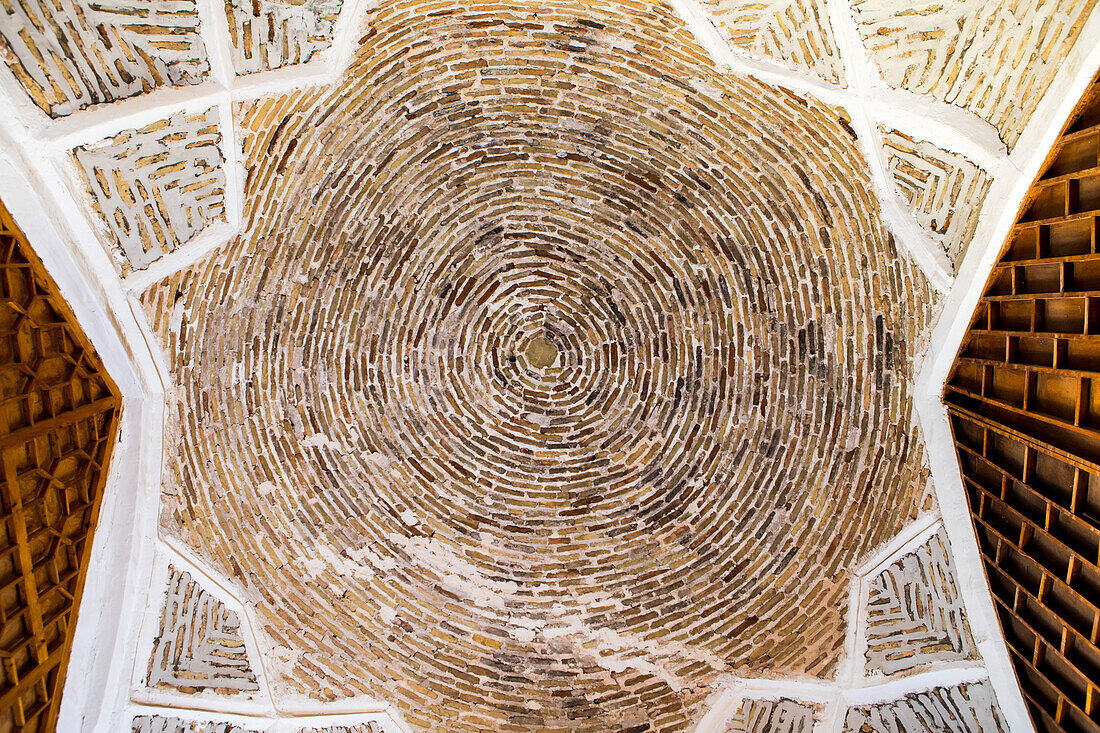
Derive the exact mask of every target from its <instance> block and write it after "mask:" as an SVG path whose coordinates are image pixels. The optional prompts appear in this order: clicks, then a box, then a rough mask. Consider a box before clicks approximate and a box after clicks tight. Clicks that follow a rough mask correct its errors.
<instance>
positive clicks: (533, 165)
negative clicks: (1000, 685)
mask: <svg viewBox="0 0 1100 733" xmlns="http://www.w3.org/2000/svg"><path fill="white" fill-rule="evenodd" d="M238 113H239V119H240V121H241V122H240V124H241V126H242V128H243V130H244V133H245V134H246V142H245V154H246V161H245V165H246V169H247V180H246V182H245V206H246V210H245V217H246V228H245V233H244V234H243V235H242V236H241V237H240V238H239V239H238V240H236V241H235V242H233V243H232V244H231V245H230V246H229V247H227V248H226V249H224V250H222V251H220V252H218V253H216V254H215V255H213V256H212V257H210V258H209V259H208V260H206V261H204V262H203V263H201V264H199V265H197V266H195V267H192V268H190V269H188V270H185V271H183V272H181V273H180V274H178V275H175V276H172V277H170V278H169V279H168V280H167V281H165V282H164V283H163V284H161V285H160V286H158V287H155V288H153V289H152V290H151V291H149V293H147V294H146V296H145V301H146V305H147V307H148V310H149V313H150V315H151V317H152V319H153V320H154V321H157V322H159V324H160V327H161V329H162V333H163V334H164V336H165V340H166V343H167V344H168V347H169V348H168V350H169V353H170V354H171V355H172V359H173V360H174V364H173V373H174V374H175V376H176V390H177V392H176V398H177V401H176V403H175V405H174V407H173V408H171V409H172V414H173V415H174V418H173V421H172V422H173V423H176V424H175V432H174V441H175V442H174V443H173V445H176V446H178V447H177V448H175V449H172V450H171V451H170V453H169V459H168V476H167V478H166V481H167V489H166V492H167V494H168V496H167V498H166V507H165V511H164V512H163V515H162V521H163V522H164V523H165V525H166V528H167V531H169V532H170V533H173V534H175V535H176V536H178V537H179V538H180V539H181V540H183V541H184V542H185V543H186V544H188V545H190V546H192V547H193V548H195V549H196V550H198V551H199V552H200V553H201V554H202V555H204V556H207V557H209V558H212V559H213V561H214V562H215V563H216V564H217V566H218V567H219V568H220V569H221V570H222V571H223V572H225V573H227V574H228V575H230V576H231V577H232V578H233V579H235V580H236V581H239V582H240V583H241V584H242V585H243V586H244V588H245V592H246V594H247V597H248V599H249V600H250V601H251V602H254V603H255V604H256V606H257V609H258V615H259V619H260V626H261V632H262V635H263V636H265V637H266V639H267V640H268V644H269V647H268V652H269V653H270V655H271V657H272V659H274V660H276V662H277V663H276V669H277V681H278V684H279V685H281V686H283V688H284V689H285V690H286V691H288V692H293V693H299V694H305V695H310V696H313V697H315V698H317V699H321V700H338V699H341V698H343V697H346V696H351V695H362V694H367V695H372V696H377V697H380V698H383V699H386V700H391V701H394V702H396V703H397V704H398V705H399V707H400V708H402V711H403V713H404V714H405V716H406V717H407V719H408V720H409V721H410V722H411V723H412V724H413V725H415V726H418V727H423V728H425V729H431V730H439V731H484V730H537V729H538V730H541V729H544V728H545V729H553V730H561V729H569V730H578V731H592V732H593V733H595V732H597V731H608V730H632V729H633V727H632V726H642V725H644V724H648V725H650V726H651V728H645V729H652V730H660V731H679V730H686V729H687V728H688V725H689V723H690V722H691V721H692V720H693V719H695V718H697V717H698V714H699V713H700V711H701V707H700V703H701V701H702V700H703V698H704V696H705V695H706V694H707V691H708V685H709V684H710V683H711V682H713V680H714V679H715V678H716V677H717V675H719V674H720V673H723V672H731V671H736V672H742V673H747V672H751V673H755V674H788V675H790V674H793V675H809V676H817V677H824V676H828V675H831V674H832V673H833V672H835V669H836V667H837V664H838V660H839V656H840V647H841V642H842V636H843V633H844V624H843V622H842V619H843V615H844V613H845V609H846V603H847V592H848V591H847V579H848V576H847V573H848V571H849V569H850V566H851V564H852V563H853V562H855V561H856V560H857V559H858V558H860V557H861V556H863V555H864V554H866V553H867V552H868V551H869V550H870V549H872V548H874V547H875V546H876V545H878V544H880V543H881V542H883V541H885V540H886V539H888V538H890V537H892V536H893V535H894V534H896V533H897V531H898V530H899V529H900V528H901V527H902V526H903V525H904V524H905V523H906V522H907V521H909V520H910V519H912V518H913V517H914V516H915V515H916V513H917V511H918V510H919V508H920V506H921V504H922V502H923V501H925V500H926V496H925V491H926V487H925V484H926V473H925V470H924V469H923V468H922V449H921V447H920V441H919V439H918V436H917V435H916V434H915V429H914V428H913V426H912V422H913V416H912V414H911V407H910V397H909V390H910V379H911V369H912V367H911V363H910V358H911V355H912V354H913V352H914V349H915V347H916V341H917V340H918V339H919V338H920V335H921V334H922V332H923V331H924V330H925V328H926V325H927V323H928V313H929V306H930V304H931V303H932V300H933V295H932V291H931V289H930V288H929V286H928V285H927V283H926V281H925V280H924V278H923V276H922V275H920V273H919V271H918V270H917V269H916V268H915V266H914V265H912V264H911V263H910V262H909V261H908V260H907V259H906V258H905V257H904V256H902V255H900V254H899V253H898V251H897V249H896V248H895V246H894V243H893V240H892V238H891V237H889V236H888V235H887V234H886V233H885V232H884V229H883V226H882V224H881V222H880V221H879V218H878V214H877V205H876V203H875V200H874V198H873V197H872V196H871V194H870V193H869V189H870V183H869V181H868V179H867V175H866V174H865V173H864V172H863V165H862V162H861V161H862V158H861V155H860V153H859V150H858V148H857V142H856V140H855V138H854V136H853V134H852V132H851V130H850V128H849V127H848V125H847V124H846V120H845V117H844V114H843V113H842V112H841V111H840V110H838V109H835V108H831V107H829V106H827V105H825V104H823V103H819V102H814V101H808V100H806V99H804V98H800V97H797V96H794V95H792V94H790V93H788V92H784V91H781V90H778V89H776V88H773V87H768V86H765V85H763V84H760V83H758V82H755V81H752V80H748V79H743V80H739V79H734V78H729V77H721V76H718V75H716V74H715V73H714V72H713V66H712V64H711V62H710V61H709V60H708V59H707V58H706V56H705V54H704V52H703V51H702V50H701V49H700V48H699V47H698V46H697V43H696V42H695V41H694V39H693V38H691V37H690V36H689V35H687V34H686V32H685V31H684V30H683V29H682V26H681V24H680V22H679V21H678V20H677V19H676V18H675V16H674V15H673V14H672V11H671V10H670V9H668V8H666V7H664V6H661V5H650V4H628V3H617V4H615V5H613V6H604V5H592V4H590V3H555V4H552V5H551V4H546V3H537V4H536V3H508V4H498V3H488V2H486V3H481V2H475V3H471V4H468V5H466V6H464V7H463V8H461V9H459V8H453V7H450V6H445V5H440V4H438V3H428V2H399V3H387V4H385V5H383V6H381V7H379V8H377V9H375V10H371V11H369V12H368V14H367V24H366V26H365V30H364V33H363V37H362V41H361V44H360V47H359V50H358V51H357V54H356V56H355V58H354V60H353V62H352V64H351V67H350V69H349V70H348V71H347V73H346V75H345V76H344V78H343V80H342V81H341V82H340V83H339V84H336V85H334V86H333V87H332V88H330V89H325V90H318V91H304V92H296V93H291V94H287V95H284V96H282V97H279V98H276V99H274V100H265V101H262V102H256V103H241V104H240V105H239V106H238ZM642 729H643V728H640V727H639V728H638V730H642Z"/></svg>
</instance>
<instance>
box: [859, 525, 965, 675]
mask: <svg viewBox="0 0 1100 733" xmlns="http://www.w3.org/2000/svg"><path fill="white" fill-rule="evenodd" d="M949 547H950V545H949V543H948V541H947V532H946V531H945V530H944V529H942V528H941V529H940V531H939V532H937V533H936V534H935V535H933V536H932V537H931V538H929V540H928V542H926V543H925V544H923V545H921V546H920V547H919V548H917V549H916V550H915V551H913V552H911V553H909V554H907V555H905V556H903V557H901V558H899V559H898V560H897V561H895V562H894V563H893V564H892V565H890V567H888V568H886V569H885V570H883V571H882V572H881V573H880V574H879V575H878V576H877V577H876V578H875V579H874V580H873V581H872V582H871V588H870V593H869V597H868V600H867V669H868V670H870V671H874V672H881V673H883V674H893V673H895V672H902V671H905V670H910V669H913V668H915V667H919V666H922V665H925V664H932V663H934V662H949V661H959V660H964V659H973V658H975V657H976V655H977V651H976V649H975V648H974V642H973V641H972V640H971V638H970V628H969V626H968V625H967V622H966V613H965V611H964V608H963V600H962V597H961V596H960V595H959V590H958V586H957V585H956V582H955V568H954V564H953V563H952V560H951V554H950V550H949Z"/></svg>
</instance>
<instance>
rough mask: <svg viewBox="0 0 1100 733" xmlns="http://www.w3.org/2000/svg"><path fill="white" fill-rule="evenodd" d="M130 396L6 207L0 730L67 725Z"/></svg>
mask: <svg viewBox="0 0 1100 733" xmlns="http://www.w3.org/2000/svg"><path fill="white" fill-rule="evenodd" d="M119 405H120V396H119V392H118V389H117V387H116V386H115V384H114V383H113V382H112V381H111V379H110V377H108V376H107V374H106V373H105V372H104V370H103V366H102V364H101V363H100V361H99V359H98V357H97V356H96V354H95V351H94V349H93V348H92V346H91V344H90V343H89V342H88V340H87V338H86V337H85V336H84V334H83V333H82V332H81V331H80V329H79V328H78V326H77V324H76V322H75V319H74V318H73V316H72V313H71V311H70V310H69V309H68V307H67V306H66V305H65V303H64V302H63V301H62V299H61V298H60V296H59V294H58V292H57V288H56V286H54V284H53V282H52V281H51V280H50V279H49V277H48V275H47V274H46V272H45V269H44V268H43V267H42V265H41V263H40V262H39V261H38V260H37V258H36V257H35V256H34V254H33V253H32V252H31V250H30V249H29V246H28V244H27V241H26V239H25V238H24V237H23V235H22V233H21V232H20V231H19V230H18V229H17V227H16V226H15V225H14V222H13V221H12V219H11V216H10V215H9V214H8V212H7V211H6V210H5V209H4V208H3V206H2V205H0V462H2V477H0V731H9V730H11V731H24V730H25V731H48V730H53V729H54V727H55V723H56V716H57V712H58V705H59V702H60V696H61V690H62V688H63V685H64V679H65V668H66V664H67V661H68V656H69V651H70V648H71V645H72V639H73V631H74V630H75V626H76V623H75V622H76V612H77V608H78V607H79V603H80V596H81V592H82V589H83V585H84V577H85V574H86V570H87V562H88V555H89V552H90V550H91V545H92V532H93V530H94V528H95V524H96V517H97V514H98V511H99V506H100V502H101V499H102V496H103V488H104V483H105V480H106V467H107V463H108V460H109V458H110V454H111V449H112V446H113V443H114V439H115V436H116V433H117V426H118V412H119Z"/></svg>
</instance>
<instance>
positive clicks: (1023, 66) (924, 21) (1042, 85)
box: [852, 0, 1096, 147]
mask: <svg viewBox="0 0 1100 733" xmlns="http://www.w3.org/2000/svg"><path fill="white" fill-rule="evenodd" d="M852 7H853V11H854V13H855V17H856V22H857V25H858V27H859V32H860V34H861V35H862V37H863V40H864V43H865V44H866V46H867V49H868V51H869V52H870V55H871V58H872V59H873V60H874V61H875V63H876V64H877V65H878V67H879V69H880V70H881V71H882V76H883V78H884V79H885V81H886V83H887V84H889V85H891V86H894V87H898V88H902V89H908V90H909V91H911V92H915V93H917V94H927V95H930V96H932V97H935V98H936V99H939V100H942V101H944V102H947V103H948V104H953V105H956V106H959V107H962V108H963V109H967V110H970V111H971V112H973V113H974V114H976V115H978V116H979V117H981V118H983V119H985V120H987V121H989V122H990V123H991V124H993V125H994V126H995V127H996V128H997V129H998V130H1000V133H1001V137H1002V138H1003V139H1004V140H1005V141H1006V142H1007V143H1008V144H1009V146H1010V147H1011V146H1012V145H1014V144H1015V142H1016V139H1017V138H1018V137H1019V135H1020V132H1021V131H1022V130H1023V129H1024V126H1025V125H1026V124H1027V122H1028V120H1029V119H1030V118H1031V116H1032V114H1033V113H1034V111H1035V109H1036V108H1037V107H1038V105H1039V101H1040V99H1042V96H1043V94H1045V93H1046V91H1047V89H1048V88H1049V87H1050V84H1051V81H1052V80H1053V79H1054V75H1055V73H1057V71H1058V67H1059V65H1060V64H1061V62H1062V59H1064V58H1065V57H1066V55H1067V54H1068V53H1069V51H1070V49H1071V48H1072V47H1073V43H1074V41H1076V40H1077V37H1078V35H1079V34H1080V31H1081V27H1082V26H1083V25H1084V23H1085V21H1086V20H1087V19H1088V17H1089V15H1090V14H1091V13H1092V12H1093V10H1094V8H1095V7H1096V0H1023V1H1022V2H1016V1H1015V0H994V1H993V2H989V1H988V0H947V1H946V2H945V1H944V0H914V2H904V3H899V2H898V0H854V2H853V3H852Z"/></svg>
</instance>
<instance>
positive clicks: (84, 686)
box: [0, 117, 163, 730]
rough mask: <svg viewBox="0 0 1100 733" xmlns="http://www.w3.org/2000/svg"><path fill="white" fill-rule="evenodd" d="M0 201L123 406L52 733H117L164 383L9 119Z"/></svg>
mask: <svg viewBox="0 0 1100 733" xmlns="http://www.w3.org/2000/svg"><path fill="white" fill-rule="evenodd" d="M0 198H2V199H3V200H4V202H5V205H6V206H7V207H8V209H9V211H10V212H11V214H12V216H13V217H14V218H15V221H16V223H17V224H18V225H19V227H20V228H21V229H22V230H23V232H24V234H25V235H26V236H27V239H28V240H29V242H30V243H31V246H32V247H33V248H34V250H35V252H36V253H37V254H38V256H39V257H40V258H41V259H42V261H43V263H44V264H45V266H46V269H47V271H48V272H49V273H50V275H51V277H52V278H53V279H54V281H55V282H56V283H57V285H58V288H59V290H60V291H61V294H62V296H63V297H64V298H65V299H66V301H67V302H68V304H69V306H70V308H72V310H73V312H74V314H75V315H76V317H77V320H78V321H79V323H80V324H81V327H82V329H83V330H84V332H85V333H86V334H87V336H88V338H89V339H90V341H91V342H92V344H93V345H94V346H95V348H96V350H97V352H98V353H99V354H100V358H101V359H102V360H103V362H104V365H105V366H106V368H107V370H108V372H109V373H110V374H111V375H112V377H113V378H114V380H115V382H116V383H117V384H118V386H119V389H120V390H121V391H122V394H123V406H122V416H121V422H120V426H119V428H120V437H119V441H118V443H117V445H116V448H115V455H114V457H113V459H112V461H111V465H110V468H109V469H108V475H107V480H106V484H105V488H104V500H103V504H102V506H101V509H100V517H99V524H98V527H99V531H98V532H97V533H96V534H95V535H94V539H93V543H92V551H91V555H90V560H89V569H88V575H87V580H86V582H85V588H84V595H83V601H82V603H81V609H80V611H81V612H80V614H79V615H78V618H77V625H76V631H75V636H74V640H73V648H72V652H71V657H70V662H69V670H70V674H69V675H68V676H67V682H66V687H65V694H64V695H63V697H62V703H61V709H60V711H59V719H58V728H59V730H92V729H102V730H116V729H117V728H116V727H115V726H114V723H115V722H116V720H115V712H116V711H118V710H120V709H121V708H122V707H123V706H124V705H125V702H126V691H127V688H128V684H127V681H128V676H129V674H128V673H129V663H128V662H127V661H126V657H127V656H128V655H130V654H133V653H134V649H135V647H134V642H135V640H136V639H137V628H136V627H137V624H138V619H140V618H141V616H142V615H143V613H144V607H145V602H144V592H143V591H144V587H145V579H146V578H147V573H148V571H149V568H150V567H151V561H152V553H151V544H152V543H151V540H150V537H151V532H152V531H153V530H152V528H153V526H155V522H154V523H150V522H148V521H146V520H147V519H148V517H150V516H153V517H155V512H156V507H157V504H158V500H157V496H156V492H155V491H150V490H149V486H150V483H149V481H150V477H159V475H160V455H161V440H162V426H163V419H162V416H163V401H162V399H161V396H162V395H163V383H162V381H161V373H162V372H161V369H160V368H159V367H158V365H157V360H156V357H155V356H154V355H153V354H152V353H151V352H150V351H149V349H148V346H147V343H146V340H145V336H144V334H143V333H142V332H141V329H140V327H139V326H138V324H137V321H136V320H135V319H134V314H133V311H132V310H131V308H130V306H129V303H128V301H127V299H126V296H125V293H124V292H123V291H122V288H121V285H120V283H119V280H118V276H117V270H116V267H115V264H114V262H113V261H112V260H111V258H110V255H109V254H108V253H107V252H106V250H105V249H104V248H103V247H102V246H101V245H100V243H99V239H98V237H97V233H96V231H95V229H94V228H93V227H92V226H91V225H90V223H89V219H88V218H87V217H86V216H85V215H84V214H83V213H82V211H84V210H86V209H87V207H86V205H84V203H83V202H81V201H80V200H79V199H76V198H74V197H73V194H72V190H71V188H70V187H69V186H68V185H67V184H66V182H65V180H64V178H63V176H62V175H61V174H60V173H59V171H58V169H57V167H56V166H55V165H54V164H53V161H51V160H50V159H49V158H48V157H47V156H46V154H45V152H44V151H43V150H42V148H41V146H36V145H34V144H33V143H32V142H31V141H29V140H28V137H27V131H26V128H25V127H23V126H22V125H21V124H20V122H19V121H18V120H17V119H15V118H14V117H0Z"/></svg>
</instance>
